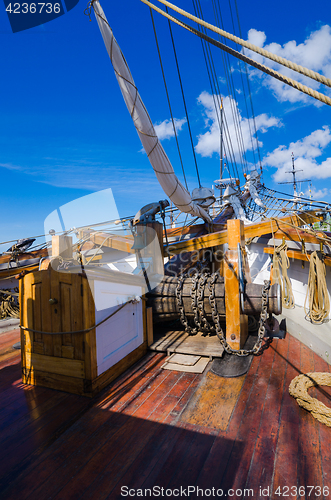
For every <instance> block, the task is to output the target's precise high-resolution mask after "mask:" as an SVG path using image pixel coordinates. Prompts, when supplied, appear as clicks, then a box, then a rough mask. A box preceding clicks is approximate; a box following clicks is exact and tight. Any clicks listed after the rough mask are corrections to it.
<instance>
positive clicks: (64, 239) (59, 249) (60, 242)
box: [52, 234, 73, 259]
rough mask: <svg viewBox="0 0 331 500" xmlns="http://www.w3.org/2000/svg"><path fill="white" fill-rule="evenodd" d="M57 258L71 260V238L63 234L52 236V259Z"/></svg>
mask: <svg viewBox="0 0 331 500" xmlns="http://www.w3.org/2000/svg"><path fill="white" fill-rule="evenodd" d="M58 256H61V257H63V258H64V259H72V257H73V253H72V236H67V235H64V234H60V235H58V234H56V235H54V236H52V257H58Z"/></svg>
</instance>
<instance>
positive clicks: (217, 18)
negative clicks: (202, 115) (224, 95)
mask: <svg viewBox="0 0 331 500" xmlns="http://www.w3.org/2000/svg"><path fill="white" fill-rule="evenodd" d="M212 3H213V11H214V17H215V21H216V23H218V25H220V24H221V25H222V26H223V19H222V14H221V10H220V7H219V5H218V7H219V9H218V10H219V15H218V11H217V8H216V4H215V2H214V0H213V2H212ZM218 36H219V35H218ZM219 37H220V36H219ZM225 60H226V61H227V64H228V67H231V64H230V59H229V56H228V54H225V58H224V59H223V64H224V66H225ZM227 74H228V78H229V83H230V87H231V89H232V90H231V91H230V92H231V95H232V96H233V97H234V99H235V101H236V103H238V102H239V100H238V98H237V91H236V88H235V85H234V80H233V75H232V73H231V72H230V71H228V70H227ZM243 88H244V87H243ZM230 104H231V109H232V115H233V118H234V125H235V130H236V136H237V144H238V148H239V150H240V154H241V158H242V160H243V164H244V171H245V172H246V173H247V170H248V169H247V157H246V151H245V144H244V139H243V135H242V128H241V124H240V114H239V110H238V106H237V105H235V104H234V102H233V101H232V100H231V103H230ZM239 138H240V139H239Z"/></svg>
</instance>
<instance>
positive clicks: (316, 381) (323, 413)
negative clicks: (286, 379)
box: [289, 372, 331, 427]
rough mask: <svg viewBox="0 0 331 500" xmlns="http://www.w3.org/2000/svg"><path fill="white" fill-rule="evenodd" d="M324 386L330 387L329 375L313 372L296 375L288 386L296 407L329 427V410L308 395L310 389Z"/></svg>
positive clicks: (330, 378)
mask: <svg viewBox="0 0 331 500" xmlns="http://www.w3.org/2000/svg"><path fill="white" fill-rule="evenodd" d="M317 385H319V386H320V385H326V386H329V387H331V373H323V372H315V373H306V374H302V375H298V376H297V377H295V378H294V379H293V380H292V382H291V383H290V386H289V393H290V395H291V396H293V397H294V398H295V399H296V401H297V403H298V405H299V406H302V408H305V410H307V411H310V413H311V414H312V416H313V417H314V418H316V419H317V420H318V421H319V422H321V423H322V424H325V425H327V426H328V427H331V408H329V407H328V406H326V405H325V404H324V403H322V402H321V401H319V400H318V399H316V398H313V397H312V396H310V395H309V394H308V389H309V388H310V387H315V386H317Z"/></svg>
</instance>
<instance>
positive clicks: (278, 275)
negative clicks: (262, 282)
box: [273, 243, 294, 309]
mask: <svg viewBox="0 0 331 500" xmlns="http://www.w3.org/2000/svg"><path fill="white" fill-rule="evenodd" d="M289 267H290V261H289V258H288V256H287V245H286V243H282V244H281V245H279V246H278V247H277V248H275V251H274V258H273V282H274V283H279V285H280V286H281V289H282V303H283V306H284V307H285V308H286V309H292V308H293V307H294V296H293V290H292V284H291V280H290V278H289V277H288V275H287V270H288V268H289Z"/></svg>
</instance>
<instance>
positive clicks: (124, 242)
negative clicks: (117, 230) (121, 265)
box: [80, 231, 135, 253]
mask: <svg viewBox="0 0 331 500" xmlns="http://www.w3.org/2000/svg"><path fill="white" fill-rule="evenodd" d="M87 237H89V239H88V240H87V241H92V243H94V244H95V245H98V246H100V245H101V246H103V247H107V248H114V249H115V250H121V251H122V252H127V253H135V251H134V250H132V245H133V236H131V235H130V236H119V235H115V234H108V233H90V232H88V231H82V232H81V234H80V238H87ZM83 250H84V246H83Z"/></svg>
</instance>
